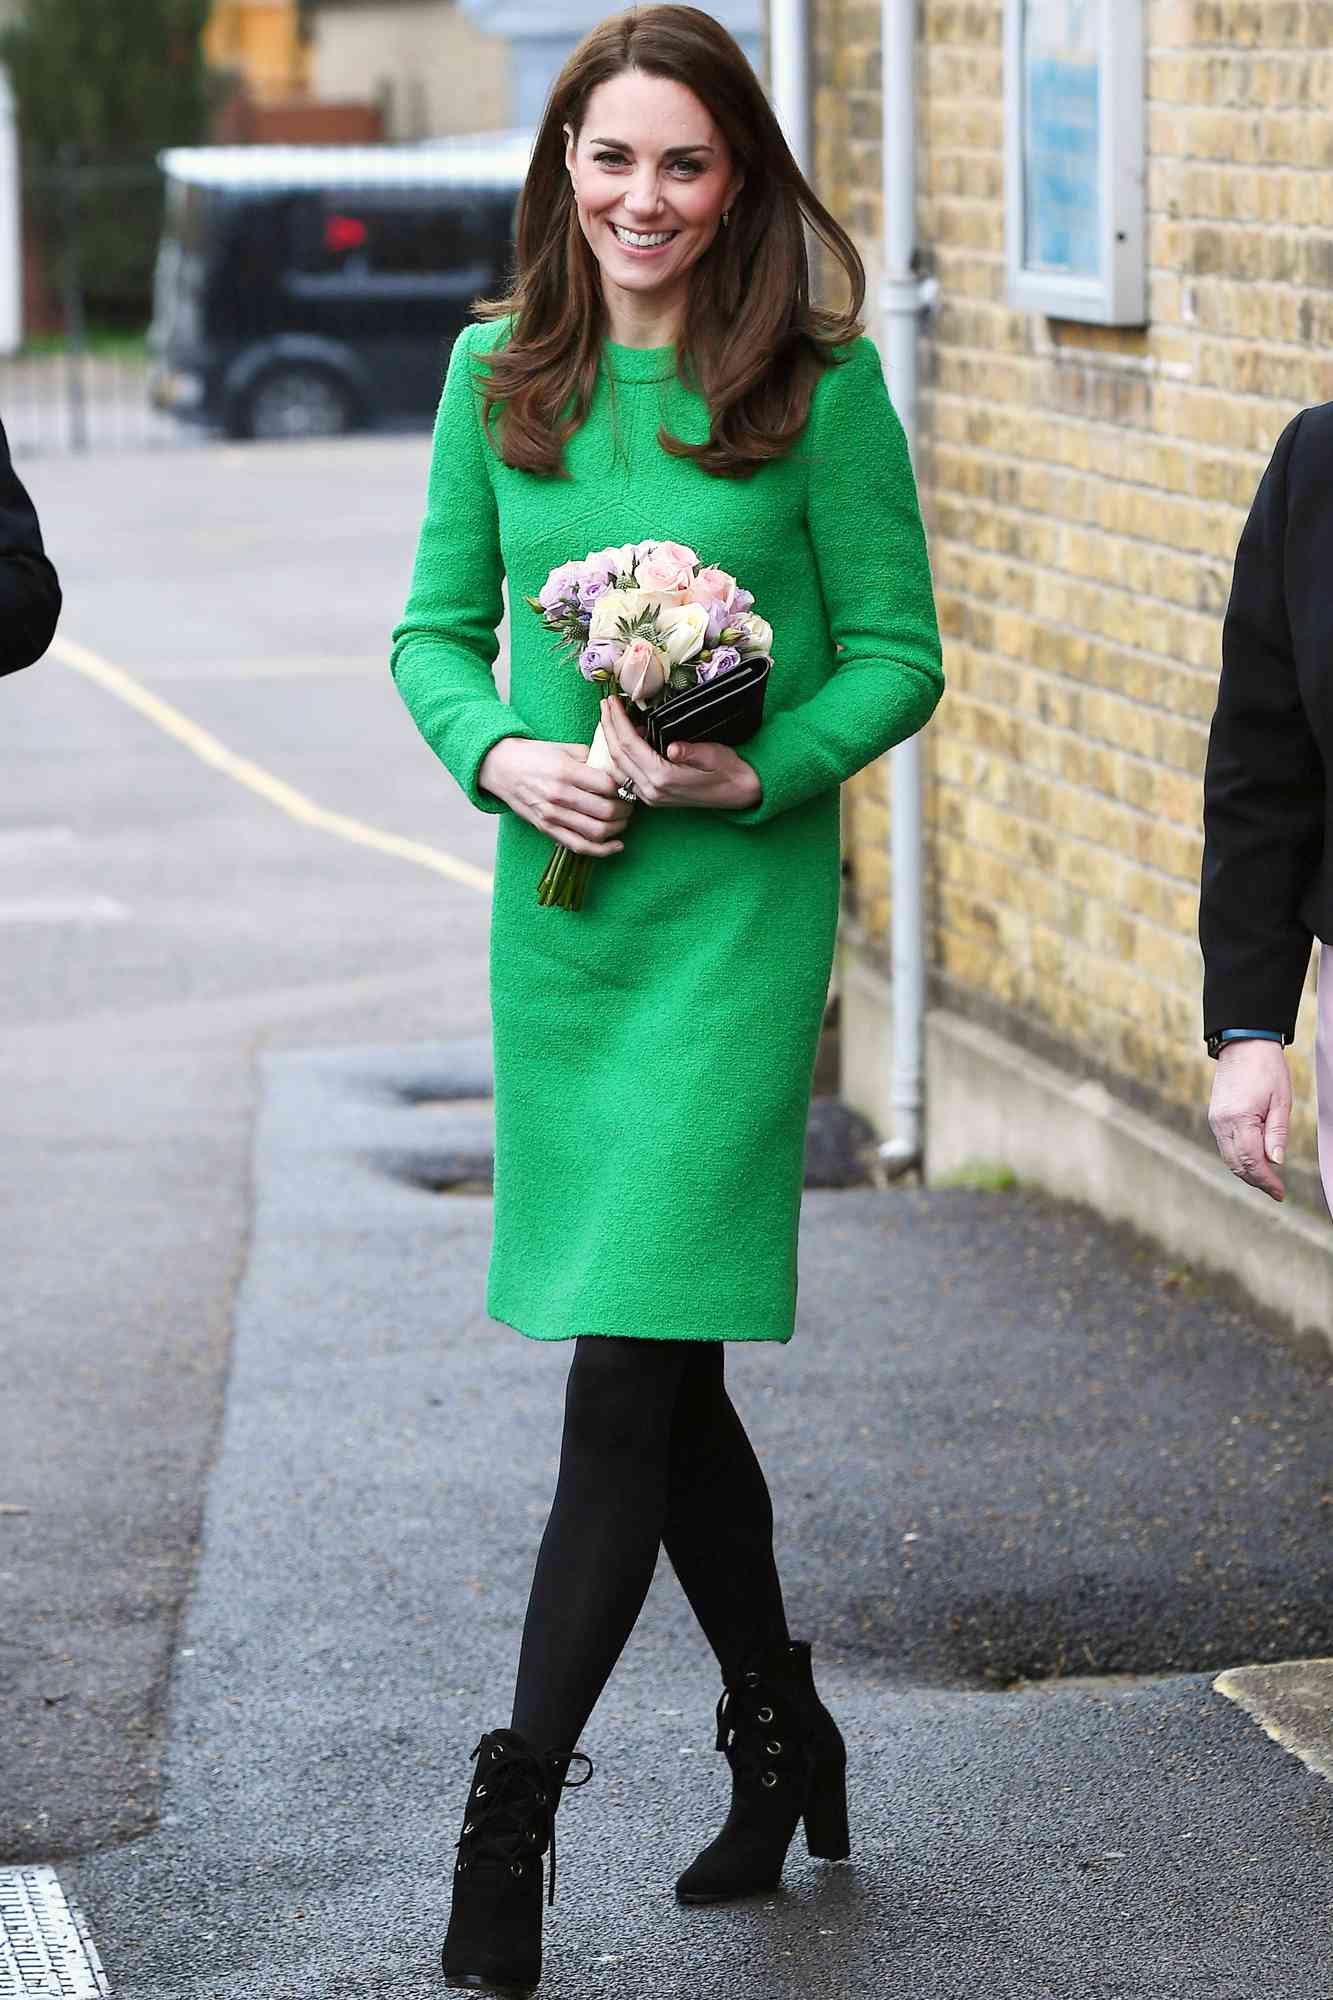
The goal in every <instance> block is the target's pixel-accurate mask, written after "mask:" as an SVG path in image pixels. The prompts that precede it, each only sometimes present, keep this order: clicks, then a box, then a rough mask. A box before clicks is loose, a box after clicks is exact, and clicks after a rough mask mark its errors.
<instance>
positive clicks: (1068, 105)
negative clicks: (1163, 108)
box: [1004, 0, 1147, 326]
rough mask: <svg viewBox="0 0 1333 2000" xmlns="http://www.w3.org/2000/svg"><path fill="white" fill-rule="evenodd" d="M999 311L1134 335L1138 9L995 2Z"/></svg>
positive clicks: (1140, 268) (1140, 233) (1139, 289)
mask: <svg viewBox="0 0 1333 2000" xmlns="http://www.w3.org/2000/svg"><path fill="white" fill-rule="evenodd" d="M1004 58H1005V60H1004V85H1005V91H1004V94H1005V246H1006V256H1007V262H1008V277H1009V285H1008V290H1009V299H1010V303H1011V304H1013V305H1016V306H1018V307H1020V308H1021V309H1024V310H1027V311H1030V312H1043V313H1047V314H1049V315H1051V317H1053V318H1057V319H1078V320H1092V321H1096V322H1098V323H1100V324H1101V325H1104V326H1141V325H1142V324H1143V322H1144V320H1145V318H1146V316H1147V313H1146V284H1145V274H1144V261H1145V260H1144V215H1143V207H1144V203H1143V180H1144V140H1143V134H1144V96H1145V78H1144V70H1143V5H1142V0H1005V51H1004Z"/></svg>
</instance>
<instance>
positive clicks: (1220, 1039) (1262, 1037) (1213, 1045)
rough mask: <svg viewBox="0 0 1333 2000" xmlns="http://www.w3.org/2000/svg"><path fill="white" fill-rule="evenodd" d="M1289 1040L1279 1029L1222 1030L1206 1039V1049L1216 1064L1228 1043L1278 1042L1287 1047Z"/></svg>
mask: <svg viewBox="0 0 1333 2000" xmlns="http://www.w3.org/2000/svg"><path fill="white" fill-rule="evenodd" d="M1287 1040H1288V1037H1287V1036H1286V1035H1284V1034H1283V1033H1282V1032H1281V1031H1280V1029H1277V1028H1222V1029H1220V1030H1219V1031H1218V1032H1217V1033H1216V1034H1215V1035H1207V1036H1205V1037H1204V1047H1205V1048H1206V1049H1207V1051H1208V1053H1209V1055H1210V1056H1211V1057H1212V1059H1213V1061H1214V1062H1216V1061H1217V1058H1218V1057H1219V1056H1220V1055H1221V1053H1222V1050H1223V1048H1224V1047H1225V1046H1226V1044H1227V1043H1228V1042H1277V1043H1278V1045H1279V1046H1280V1047H1285V1046H1286V1043H1287Z"/></svg>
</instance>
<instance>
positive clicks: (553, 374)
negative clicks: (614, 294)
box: [475, 5, 865, 479]
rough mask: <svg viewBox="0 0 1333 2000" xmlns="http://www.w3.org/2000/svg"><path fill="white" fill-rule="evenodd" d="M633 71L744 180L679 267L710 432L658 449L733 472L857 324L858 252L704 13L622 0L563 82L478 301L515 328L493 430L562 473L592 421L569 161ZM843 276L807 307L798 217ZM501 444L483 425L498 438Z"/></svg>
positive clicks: (689, 367)
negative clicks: (711, 233) (711, 127)
mask: <svg viewBox="0 0 1333 2000" xmlns="http://www.w3.org/2000/svg"><path fill="white" fill-rule="evenodd" d="M626 70H638V71H640V72H641V73H642V74H644V75H646V76H660V77H666V78H669V79H670V80H671V81H672V82H675V83H680V84H683V85H684V86H685V88H686V89H687V90H690V91H692V92H693V93H694V95H695V96H696V97H697V98H698V99H699V101H700V102H701V103H702V104H703V105H704V106H705V107H706V108H707V110H708V111H709V112H710V113H711V115H712V117H713V119H714V122H715V123H716V124H717V126H718V127H719V128H720V130H721V131H722V133H723V134H724V136H725V137H726V140H727V143H728V145H729V146H730V148H731V152H732V157H733V160H734V161H735V163H736V165H737V166H739V167H740V168H741V169H742V171H743V172H744V175H745V183H744V186H743V187H742V189H741V192H740V194H739V195H738V196H737V198H736V200H735V202H734V203H733V204H732V207H731V212H730V222H729V226H728V227H727V228H726V229H719V230H718V232H717V234H716V236H715V237H714V239H713V241H712V243H711V244H710V245H709V247H708V249H707V250H706V251H705V252H704V253H703V255H702V257H700V258H699V260H698V262H697V263H696V264H695V265H694V266H693V268H692V269H691V272H690V283H689V294H688V304H687V307H686V316H685V323H684V328H683V331H682V335H681V339H680V341H679V342H678V362H677V366H678V370H679V372H680V375H681V379H682V380H683V381H686V382H688V383H690V384H691V386H693V387H696V388H697V389H698V391H699V393H700V394H701V395H702V396H703V397H704V399H705V400H706V402H707V404H708V412H709V433H708V438H707V440H706V441H705V442H704V443H703V444H687V443H685V442H684V441H683V440H682V439H680V438H677V437H673V436H672V435H671V433H670V432H669V431H668V430H667V429H666V428H665V426H663V428H662V430H661V431H660V432H659V442H660V443H661V445H662V448H663V450H664V451H668V452H670V453H672V454H673V455H674V456H675V457H677V458H692V459H694V461H695V462H696V464H698V465H700V466H701V467H702V468H703V470H704V471H705V472H709V473H713V474H714V475H716V476H718V477H722V478H731V479H743V478H746V477H748V476H749V475H750V474H751V473H753V472H755V471H757V470H758V468H759V467H760V466H761V465H764V464H766V463H767V462H768V461H769V460H770V459H775V458H780V457H782V456H783V455H784V454H785V453H786V452H788V451H789V450H790V448H791V446H792V445H793V443H794V442H795V440H796V439H797V438H798V437H799V436H800V433H801V431H802V429H803V427H804V425H805V421H806V418H807V416H808V415H809V410H810V398H811V396H812V394H813V393H814V387H815V383H816V381H817V380H818V378H819V376H820V375H821V374H822V373H823V371H824V369H825V368H826V367H828V366H829V365H830V360H831V355H832V350H833V349H834V348H836V347H838V346H840V345H841V344H842V343H844V342H846V341H848V340H851V339H853V338H854V337H855V336H856V335H857V334H858V333H860V332H861V331H862V327H861V320H860V314H861V308H862V306H863V304H864V302H865V268H864V266H863V265H862V262H861V259H860V257H859V255H858V254H857V250H856V245H855V244H854V243H853V242H852V240H851V238H850V236H848V234H847V232H846V230H844V229H843V228H842V227H841V226H840V225H839V224H838V223H837V222H836V221H835V220H834V218H833V217H832V216H831V215H830V214H829V212H828V210H827V209H826V208H825V207H824V206H823V205H822V203H821V202H820V201H819V200H818V199H817V197H816V196H815V194H814V193H813V191H812V189H811V188H810V186H809V184H808V183H807V181H806V179H805V177H804V175H803V174H802V172H801V170H800V168H799V167H798V166H797V164H796V161H795V160H794V159H793V157H792V154H791V151H790V149H789V147H788V145H787V142H786V140H785V139H784V138H783V136H782V128H781V127H780V126H779V124H778V121H777V119H776V118H775V117H774V115H773V111H772V109H771V107H770V105H769V102H768V99H767V98H766V97H765V95H764V92H763V89H762V87H761V85H760V83H759V79H758V78H757V77H756V75H755V73H754V71H753V70H752V69H751V67H750V65H749V63H748V62H747V61H746V58H745V55H744V52H743V51H742V50H741V48H740V47H739V45H738V44H737V43H736V42H735V41H734V40H733V38H732V37H731V35H729V34H728V33H727V31H726V29H725V28H724V27H723V26H722V25H721V23H720V22H718V21H715V20H714V19H713V18H712V16H711V15H710V14H705V13H703V12H701V10H700V9H699V8H697V7H682V6H671V5H667V6H652V7H635V8H631V9H630V11H629V12H628V13H624V14H616V15H613V16H612V17H611V18H610V19H608V20H605V21H603V22H601V23H600V24H599V25H598V26H597V27H595V28H594V29H593V30H592V31H591V33H590V34H588V35H586V36H585V37H584V39H583V40H582V41H581V42H580V43H579V45H578V47H577V48H576V49H575V50H574V53H573V54H572V55H571V56H570V58H569V60H568V61H567V62H566V64H565V66H564V68H563V69H562V70H561V72H560V75H559V76H558V77H557V78H556V81H555V84H554V86H553V88H552V90H551V95H550V97H549V99H548V100H547V105H546V111H545V114H544V116H543V118H542V123H541V129H540V131H539V132H538V134H537V141H536V145H535V147H534V149H533V154H532V160H531V163H530V165H529V168H528V174H527V179H526V181H525V182H524V186H523V192H522V195H521V197H520V199H519V205H518V216H517V262H516V268H515V274H514V277H513V279H512V281H511V284H510V287H509V290H508V292H507V294H506V295H505V296H504V297H503V298H495V299H479V300H478V301H477V303H476V307H475V310H476V312H477V313H478V315H479V316H480V317H481V318H483V319H498V318H501V317H505V318H512V321H513V325H512V328H511V331H510V337H509V339H508V340H507V341H506V342H502V343H501V344H500V345H499V346H498V347H497V348H496V349H494V350H493V351H492V352H491V353H490V354H489V355H488V356H487V357H486V362H487V372H486V374H485V375H484V377H483V378H482V384H481V386H482V389H483V414H484V419H485V422H486V424H487V426H488V428H490V427H491V423H492V416H493V413H494V414H496V415H497V417H498V437H497V438H496V444H497V449H498V450H499V453H500V456H501V458H502V459H503V460H504V462H505V463H506V464H507V465H512V466H516V467H519V468H521V469H522V470H523V471H526V472H540V473H561V472H563V470H564V447H565V444H566V442H567V440H568V439H569V438H570V437H572V436H573V434H574V432H575V431H576V430H577V429H578V427H579V425H580V424H581V423H582V422H583V420H584V418H585V417H586V416H587V414H588V409H589V406H590V404H591V402H592V397H593V391H594V388H595V386H596V382H597V370H598V361H599V354H600V349H601V344H602V341H603V340H604V339H605V337H606V329H607V316H606V306H605V302H604V299H603V294H602V285H601V273H600V268H599V266H598V263H597V259H596V258H595V257H594V255H593V253H592V250H591V249H590V247H589V245H588V241H587V238H586V237H585V236H584V234H583V230H582V228H581V226H580V223H579V217H578V210H577V207H576V206H575V201H574V190H573V187H572V185H571V183H570V178H569V174H568V172H567V170H566V167H565V134H564V127H565V126H566V125H568V126H569V127H570V128H571V129H572V131H573V133H574V136H575V138H576V139H577V138H578V136H579V133H580V132H581V130H582V128H583V121H584V116H585V113H586V111H587V106H588V99H589V98H590V96H591V95H592V93H593V91H594V90H596V88H597V86H598V85H599V84H602V83H606V82H608V81H609V80H610V79H611V78H612V77H615V76H621V75H623V74H624V72H625V71H626ZM807 224H808V225H809V227H810V229H811V230H812V231H813V232H814V234H815V235H816V236H817V237H818V238H819V239H820V241H821V242H822V243H823V244H824V245H825V247H826V249H827V250H828V252H829V254H830V256H831V257H832V258H833V260H834V261H835V262H836V263H837V264H839V265H841V267H842V269H843V271H844V272H845V273H846V276H847V282H848V287H849V290H850V298H849V301H848V304H847V308H846V310H845V311H843V312H836V311H833V310H830V309H827V308H824V307H821V306H817V305H813V304H812V303H811V299H810V264H809V257H808V255H807V251H806V235H805V229H806V225H807ZM493 434H494V433H493Z"/></svg>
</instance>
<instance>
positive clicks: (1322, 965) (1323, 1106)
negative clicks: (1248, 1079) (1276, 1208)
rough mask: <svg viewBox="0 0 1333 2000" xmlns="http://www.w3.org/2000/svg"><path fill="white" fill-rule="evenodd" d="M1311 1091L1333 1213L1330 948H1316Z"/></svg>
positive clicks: (1332, 973) (1332, 958)
mask: <svg viewBox="0 0 1333 2000" xmlns="http://www.w3.org/2000/svg"><path fill="white" fill-rule="evenodd" d="M1314 1073H1315V1090H1316V1093H1317V1096H1318V1100H1319V1178H1320V1179H1321V1180H1322V1181H1323V1183H1324V1200H1325V1201H1326V1202H1327V1203H1328V1205H1329V1207H1330V1208H1331V1209H1333V947H1330V946H1329V945H1326V944H1321V945H1320V947H1319V1015H1318V1023H1317V1026H1316V1028H1315V1040H1314Z"/></svg>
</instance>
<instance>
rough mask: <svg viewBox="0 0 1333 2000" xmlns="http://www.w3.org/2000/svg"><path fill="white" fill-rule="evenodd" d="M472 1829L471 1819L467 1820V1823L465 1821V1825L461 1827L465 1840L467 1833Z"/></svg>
mask: <svg viewBox="0 0 1333 2000" xmlns="http://www.w3.org/2000/svg"><path fill="white" fill-rule="evenodd" d="M472 1830H473V1829H472V1821H471V1820H469V1821H468V1823H467V1825H466V1826H465V1827H464V1828H463V1838H464V1840H466V1839H467V1837H468V1835H469V1834H470V1833H471V1832H472Z"/></svg>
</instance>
